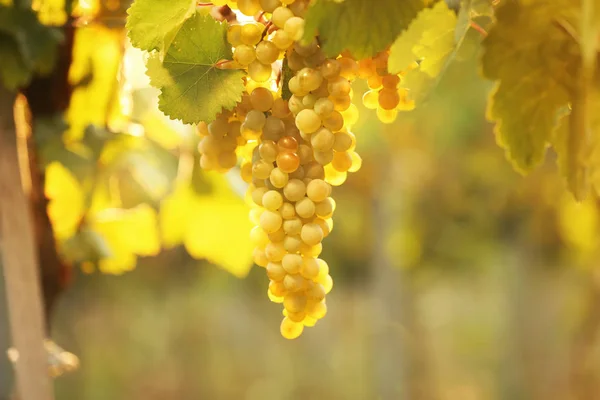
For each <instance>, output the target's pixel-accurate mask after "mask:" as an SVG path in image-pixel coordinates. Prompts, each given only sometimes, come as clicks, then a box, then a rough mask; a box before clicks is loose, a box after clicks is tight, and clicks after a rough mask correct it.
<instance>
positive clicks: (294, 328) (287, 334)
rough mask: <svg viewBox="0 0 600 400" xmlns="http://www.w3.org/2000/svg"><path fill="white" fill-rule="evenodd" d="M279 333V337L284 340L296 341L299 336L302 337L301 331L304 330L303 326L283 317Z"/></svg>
mask: <svg viewBox="0 0 600 400" xmlns="http://www.w3.org/2000/svg"><path fill="white" fill-rule="evenodd" d="M279 330H280V332H281V336H283V337H284V338H286V339H296V338H297V337H299V336H300V335H302V331H303V330H304V325H302V323H299V322H294V321H292V320H291V319H289V317H284V318H283V321H281V326H280V328H279Z"/></svg>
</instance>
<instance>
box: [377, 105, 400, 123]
mask: <svg viewBox="0 0 600 400" xmlns="http://www.w3.org/2000/svg"><path fill="white" fill-rule="evenodd" d="M397 116H398V111H396V110H384V109H383V108H377V118H379V120H380V121H381V122H383V123H384V124H391V123H392V122H394V121H395V120H396V117H397Z"/></svg>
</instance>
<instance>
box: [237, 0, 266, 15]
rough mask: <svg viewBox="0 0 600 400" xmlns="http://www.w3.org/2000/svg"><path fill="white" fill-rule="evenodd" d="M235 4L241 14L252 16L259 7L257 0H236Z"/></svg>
mask: <svg viewBox="0 0 600 400" xmlns="http://www.w3.org/2000/svg"><path fill="white" fill-rule="evenodd" d="M236 5H237V8H238V9H239V10H240V11H241V13H242V14H244V15H249V16H253V15H254V14H256V13H258V12H259V11H260V9H261V7H260V3H259V2H258V0H237V2H236Z"/></svg>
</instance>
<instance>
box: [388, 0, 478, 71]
mask: <svg viewBox="0 0 600 400" xmlns="http://www.w3.org/2000/svg"><path fill="white" fill-rule="evenodd" d="M456 21H457V18H456V14H455V13H454V11H452V10H450V9H449V8H448V6H447V5H446V2H444V1H441V2H438V3H437V4H436V5H435V6H433V7H432V8H426V9H424V10H422V11H421V12H419V14H418V16H417V17H416V18H415V19H414V20H413V21H412V22H411V24H410V26H409V27H408V29H407V30H406V31H404V32H403V33H402V34H401V35H400V36H399V37H398V39H396V41H395V42H394V44H393V45H392V47H391V48H390V57H389V60H388V70H389V72H390V73H392V74H397V73H399V72H401V71H404V70H406V69H407V68H408V66H409V65H410V64H411V63H413V62H414V61H415V60H421V63H420V65H419V68H420V69H421V71H423V72H425V73H426V74H428V75H429V76H431V77H436V76H437V75H438V74H439V73H440V71H441V70H442V69H443V68H444V66H445V64H446V59H447V58H448V56H449V55H450V54H451V53H452V51H453V50H454V49H455V44H456V43H455V40H454V38H455V27H456ZM462 29H463V30H464V31H466V29H465V28H464V27H463V28H462ZM464 31H463V32H462V34H457V35H458V36H459V37H462V36H464Z"/></svg>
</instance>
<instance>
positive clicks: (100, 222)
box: [89, 204, 160, 274]
mask: <svg viewBox="0 0 600 400" xmlns="http://www.w3.org/2000/svg"><path fill="white" fill-rule="evenodd" d="M89 228H90V229H92V230H93V231H95V232H98V233H99V234H100V235H101V236H102V237H103V238H104V239H105V240H106V242H107V243H108V246H109V248H110V251H111V256H110V257H108V258H104V259H102V260H100V262H99V268H100V270H101V271H102V272H104V273H111V274H121V273H123V272H126V271H130V270H132V269H133V268H135V265H136V262H137V257H138V256H155V255H157V254H158V253H159V252H160V240H159V235H158V223H157V217H156V211H155V210H154V209H153V208H152V207H150V206H149V205H147V204H141V205H139V206H137V207H135V208H132V209H128V210H122V209H110V208H109V209H105V210H102V211H100V212H98V213H96V214H95V215H93V216H92V217H91V218H90V221H89Z"/></svg>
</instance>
